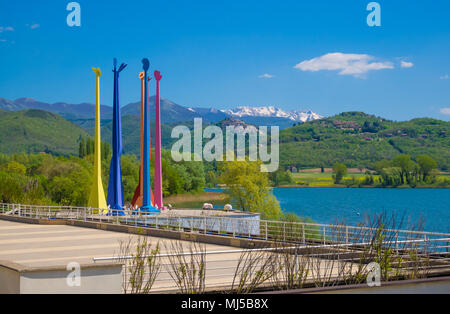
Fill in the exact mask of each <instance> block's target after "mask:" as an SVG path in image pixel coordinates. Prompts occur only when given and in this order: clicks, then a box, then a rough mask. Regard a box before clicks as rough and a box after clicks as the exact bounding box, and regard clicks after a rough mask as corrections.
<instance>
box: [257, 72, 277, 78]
mask: <svg viewBox="0 0 450 314" xmlns="http://www.w3.org/2000/svg"><path fill="white" fill-rule="evenodd" d="M258 77H259V78H267V79H271V78H273V77H274V75H271V74H268V73H264V74H261V75H260V76H258Z"/></svg>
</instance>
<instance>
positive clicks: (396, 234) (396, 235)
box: [395, 231, 398, 254]
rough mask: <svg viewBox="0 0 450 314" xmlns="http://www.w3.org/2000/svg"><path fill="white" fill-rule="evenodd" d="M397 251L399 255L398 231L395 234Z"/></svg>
mask: <svg viewBox="0 0 450 314" xmlns="http://www.w3.org/2000/svg"><path fill="white" fill-rule="evenodd" d="M395 251H396V253H397V254H398V231H397V232H396V233H395Z"/></svg>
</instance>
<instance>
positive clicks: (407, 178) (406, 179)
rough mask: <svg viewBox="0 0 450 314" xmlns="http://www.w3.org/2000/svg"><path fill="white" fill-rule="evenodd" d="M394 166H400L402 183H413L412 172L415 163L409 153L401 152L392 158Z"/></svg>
mask: <svg viewBox="0 0 450 314" xmlns="http://www.w3.org/2000/svg"><path fill="white" fill-rule="evenodd" d="M392 164H393V166H394V167H398V168H400V171H401V172H400V176H401V177H400V179H401V182H402V184H405V183H408V184H410V183H411V181H412V180H411V173H412V172H413V171H414V166H415V163H414V161H412V160H411V156H409V155H407V154H401V155H397V156H395V158H394V159H393V160H392Z"/></svg>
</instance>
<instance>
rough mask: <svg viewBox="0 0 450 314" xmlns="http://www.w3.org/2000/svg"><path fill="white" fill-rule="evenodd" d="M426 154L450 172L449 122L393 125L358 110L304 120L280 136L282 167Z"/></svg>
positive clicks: (415, 121) (361, 164) (363, 163)
mask: <svg viewBox="0 0 450 314" xmlns="http://www.w3.org/2000/svg"><path fill="white" fill-rule="evenodd" d="M398 154H409V155H411V157H412V158H413V159H414V158H415V156H417V155H420V154H428V155H430V156H431V157H433V159H435V160H436V161H437V163H438V167H439V168H441V169H443V170H447V169H450V122H446V121H441V120H435V119H430V118H419V119H413V120H410V121H403V122H394V121H389V120H386V119H383V118H380V117H376V116H373V115H368V114H365V113H362V112H344V113H341V114H339V115H336V116H333V117H329V118H325V119H321V120H315V121H311V122H306V123H303V124H299V125H296V126H294V127H290V128H287V129H285V130H282V131H281V132H280V163H281V165H282V166H284V167H286V166H290V165H294V166H296V167H297V168H299V167H300V168H309V167H321V166H325V167H330V166H331V165H333V164H334V163H335V162H342V163H344V164H346V165H347V166H348V167H368V166H371V165H372V164H373V163H374V162H375V161H378V160H381V159H392V158H393V157H394V156H396V155H398Z"/></svg>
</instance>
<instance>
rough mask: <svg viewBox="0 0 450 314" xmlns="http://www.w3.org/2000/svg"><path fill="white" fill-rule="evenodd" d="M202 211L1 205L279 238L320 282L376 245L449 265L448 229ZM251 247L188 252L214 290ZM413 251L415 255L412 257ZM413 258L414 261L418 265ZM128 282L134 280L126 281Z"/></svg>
mask: <svg viewBox="0 0 450 314" xmlns="http://www.w3.org/2000/svg"><path fill="white" fill-rule="evenodd" d="M203 212H204V213H208V214H205V215H199V216H192V215H191V216H189V215H180V214H174V213H170V212H169V213H161V214H153V215H150V214H148V213H143V212H141V211H139V210H134V209H125V210H124V215H123V216H117V215H115V214H117V212H114V211H109V212H108V211H106V212H105V210H102V209H96V208H86V207H74V206H41V205H24V204H6V203H0V214H3V215H9V216H19V217H25V218H31V219H64V220H78V221H93V222H104V223H111V224H122V225H129V226H137V227H140V228H152V229H162V230H173V231H183V232H190V233H196V234H206V235H208V234H214V235H220V236H224V237H234V238H245V239H258V240H262V241H261V242H259V243H260V244H261V243H263V244H262V245H264V243H267V244H269V243H274V242H275V243H276V242H279V243H281V245H287V246H288V247H283V248H282V250H294V251H295V252H298V253H295V254H298V258H300V259H301V262H300V264H301V263H307V265H308V267H309V271H310V278H309V279H308V280H310V281H312V282H316V284H319V283H320V280H322V279H323V280H325V277H326V280H328V281H333V280H334V281H336V280H341V279H342V278H341V277H342V276H343V272H344V273H345V271H346V268H347V267H350V268H351V269H353V267H358V265H360V264H361V256H362V255H364V254H369V255H370V256H372V255H374V254H377V252H376V248H383V249H384V250H385V252H387V251H389V252H391V253H390V254H392V256H393V257H392V261H391V264H392V265H396V264H402V267H401V270H402V271H408V270H411V271H416V268H417V265H420V267H419V268H420V269H421V271H427V272H428V271H439V270H442V269H449V267H450V258H449V251H450V234H448V233H439V232H426V231H416V230H400V229H384V228H383V229H381V230H380V229H379V228H374V227H370V226H351V225H341V224H336V225H332V224H316V223H304V222H283V221H269V220H259V219H248V218H241V216H239V215H235V216H234V217H233V216H232V215H231V216H230V215H224V214H222V215H218V214H217V212H215V211H214V210H211V211H203ZM269 241H270V242H269ZM286 243H287V244H286ZM367 248H371V250H372V251H371V252H369V253H367V252H365V250H367ZM274 250H275V251H276V250H279V248H278V249H274V248H271V247H262V248H258V249H253V250H252V252H262V251H264V252H267V253H270V252H274ZM247 251H248V250H242V249H230V250H224V251H211V252H205V253H202V252H186V253H183V254H186V255H192V254H194V255H195V254H205V256H206V276H207V282H208V284H207V286H208V287H210V288H211V287H214V286H219V285H222V286H224V285H225V286H227V285H228V286H230V285H232V283H233V280H234V279H235V278H234V276H235V274H236V265H237V264H238V261H239V256H240V255H241V254H243V253H244V252H247ZM131 253H133V252H131ZM412 253H413V255H414V256H412V255H411V254H412ZM218 254H220V255H221V258H220V259H218V258H213V257H214V256H217V255H218ZM222 255H223V257H222ZM369 255H367V256H369ZM169 256H174V253H170V252H166V253H163V254H158V256H157V258H159V259H160V260H161V265H162V266H163V268H162V270H161V273H160V274H159V275H158V277H157V278H156V280H155V284H154V285H155V289H154V291H164V290H167V289H175V286H174V282H173V278H172V277H171V274H170V271H171V267H172V266H171V265H170V263H169V262H168V260H167V259H168V258H169ZM296 256H297V255H296ZM132 258H133V256H131V255H129V256H119V257H97V258H94V262H96V261H113V260H117V259H119V260H122V261H125V262H127V260H131V259H132ZM296 258H297V257H296ZM305 258H306V260H305ZM411 260H414V263H413V262H411ZM317 261H319V262H317ZM406 262H407V263H406ZM355 265H356V266H355ZM411 265H412V266H411ZM413 268H414V269H413ZM311 274H312V275H311ZM347 275H348V274H347ZM311 276H312V277H311ZM319 279H320V280H319ZM126 284H129V283H128V282H126Z"/></svg>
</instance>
